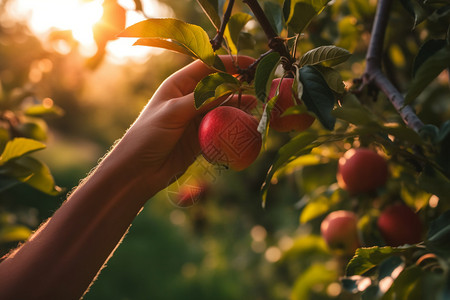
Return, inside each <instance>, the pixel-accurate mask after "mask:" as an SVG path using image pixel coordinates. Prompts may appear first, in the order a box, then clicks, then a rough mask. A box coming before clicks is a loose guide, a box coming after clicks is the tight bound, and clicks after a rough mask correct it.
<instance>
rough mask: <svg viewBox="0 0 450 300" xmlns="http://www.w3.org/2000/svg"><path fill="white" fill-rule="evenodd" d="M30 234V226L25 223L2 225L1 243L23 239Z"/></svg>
mask: <svg viewBox="0 0 450 300" xmlns="http://www.w3.org/2000/svg"><path fill="white" fill-rule="evenodd" d="M30 235H31V230H30V228H28V227H26V226H23V225H12V226H5V227H3V226H2V228H1V230H0V243H10V242H18V241H23V240H26V239H27V238H28V237H29V236H30Z"/></svg>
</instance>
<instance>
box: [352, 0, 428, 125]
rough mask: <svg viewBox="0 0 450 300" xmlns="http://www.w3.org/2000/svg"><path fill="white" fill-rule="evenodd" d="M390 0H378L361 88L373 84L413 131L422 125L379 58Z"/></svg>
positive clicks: (387, 19)
mask: <svg viewBox="0 0 450 300" xmlns="http://www.w3.org/2000/svg"><path fill="white" fill-rule="evenodd" d="M391 4H392V0H379V1H378V4H377V11H376V13H375V20H374V24H373V29H372V35H371V38H370V43H369V48H368V50H367V54H366V69H365V71H364V75H363V78H362V80H363V81H362V86H361V87H362V88H363V87H364V86H366V85H370V84H374V85H375V86H376V87H377V88H378V89H380V90H381V91H382V92H383V93H384V94H385V95H386V96H387V97H388V99H389V100H390V101H391V103H392V105H393V106H394V108H395V109H396V110H397V112H398V113H399V114H400V116H401V117H402V119H403V122H404V123H405V124H406V125H407V126H408V127H410V128H412V129H413V130H414V131H416V132H419V131H420V129H421V128H422V127H423V126H424V124H423V122H422V121H421V120H420V119H419V117H418V116H417V115H416V113H415V112H414V110H413V109H412V107H411V106H409V105H406V106H405V101H404V97H403V95H402V94H401V93H400V92H399V91H398V90H397V88H396V87H395V86H394V85H393V84H392V83H391V82H390V81H389V79H388V78H387V77H386V76H385V75H384V73H383V72H382V70H381V58H382V55H383V46H384V36H385V32H386V27H387V24H388V21H389V12H390V9H391Z"/></svg>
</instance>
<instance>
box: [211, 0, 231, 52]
mask: <svg viewBox="0 0 450 300" xmlns="http://www.w3.org/2000/svg"><path fill="white" fill-rule="evenodd" d="M233 6H234V0H230V1H229V2H228V7H227V10H226V11H225V14H224V15H223V20H222V24H221V25H220V29H219V31H218V32H217V34H216V36H215V37H214V38H213V39H212V40H211V41H210V42H211V45H212V47H213V49H214V51H216V50H218V49H219V48H220V47H222V42H223V34H224V33H225V28H226V27H227V24H228V21H229V20H230V17H231V11H232V10H233Z"/></svg>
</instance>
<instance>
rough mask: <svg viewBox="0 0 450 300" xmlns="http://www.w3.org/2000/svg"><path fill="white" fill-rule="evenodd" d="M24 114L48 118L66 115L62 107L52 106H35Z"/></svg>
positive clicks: (28, 108) (27, 109)
mask: <svg viewBox="0 0 450 300" xmlns="http://www.w3.org/2000/svg"><path fill="white" fill-rule="evenodd" d="M23 112H24V114H25V115H27V116H30V117H46V116H57V117H60V116H62V115H64V111H63V109H62V108H61V107H59V106H56V105H52V106H50V107H49V106H46V105H33V106H30V107H27V108H26V109H25V110H24V111H23Z"/></svg>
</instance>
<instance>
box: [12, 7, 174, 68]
mask: <svg viewBox="0 0 450 300" xmlns="http://www.w3.org/2000/svg"><path fill="white" fill-rule="evenodd" d="M10 3H11V4H10V7H9V13H10V14H11V15H12V17H13V18H15V19H19V20H26V21H27V22H28V24H29V26H30V28H31V30H32V32H33V33H34V34H36V35H37V36H38V37H41V38H44V39H45V37H46V36H47V35H48V34H49V32H51V31H52V30H55V29H56V30H70V31H72V35H73V38H74V39H75V40H76V41H77V42H79V43H80V45H79V50H80V52H81V53H82V54H83V55H85V56H90V55H92V54H93V53H95V50H96V45H95V41H94V37H93V33H92V26H93V25H94V24H95V23H96V22H97V21H98V20H99V19H100V18H101V16H102V12H103V8H102V3H103V1H101V0H93V1H86V0H65V1H60V0H40V1H36V0H15V1H11V2H10ZM118 3H119V4H120V5H121V6H122V7H124V8H125V9H126V10H127V15H126V17H127V22H126V26H130V25H132V24H135V23H137V22H139V21H142V20H144V19H145V17H144V16H143V15H142V14H140V13H138V12H136V11H135V10H134V7H135V4H134V1H133V0H119V1H118ZM142 3H143V7H144V10H145V13H146V15H147V16H148V17H156V18H157V17H173V15H174V13H173V11H172V9H171V8H170V7H168V6H167V5H165V4H163V3H160V2H158V1H157V0H144V1H142ZM134 40H135V39H134ZM134 40H133V39H117V40H114V41H111V42H110V43H109V44H108V46H107V50H108V53H109V54H110V56H111V57H110V59H112V60H113V62H116V63H121V62H123V60H124V59H126V58H136V59H140V58H144V57H148V55H149V53H152V54H156V53H160V52H161V51H162V50H160V49H157V48H151V47H142V46H132V45H133V43H134Z"/></svg>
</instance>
